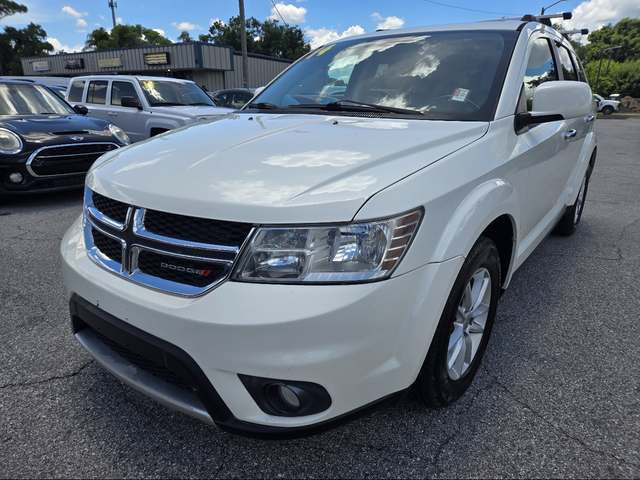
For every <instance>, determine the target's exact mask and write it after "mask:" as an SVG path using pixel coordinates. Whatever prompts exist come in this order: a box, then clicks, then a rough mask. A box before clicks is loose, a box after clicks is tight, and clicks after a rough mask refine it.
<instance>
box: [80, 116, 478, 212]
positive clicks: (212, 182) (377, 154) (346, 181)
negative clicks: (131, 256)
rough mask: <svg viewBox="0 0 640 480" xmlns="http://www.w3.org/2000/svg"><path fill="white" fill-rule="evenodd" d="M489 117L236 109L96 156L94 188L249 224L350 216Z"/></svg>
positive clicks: (473, 133) (460, 142) (458, 144)
mask: <svg viewBox="0 0 640 480" xmlns="http://www.w3.org/2000/svg"><path fill="white" fill-rule="evenodd" d="M488 126H489V124H488V123H487V122H449V121H429V120H401V119H397V120H396V119H367V118H343V117H329V116H316V115H306V114H286V115H274V114H271V115H255V116H251V115H249V114H235V115H229V116H227V117H223V118H221V119H218V120H214V121H210V122H207V123H197V124H194V125H191V126H189V127H185V128H182V129H179V130H174V131H171V132H167V133H165V134H162V135H160V136H158V137H154V138H152V139H149V140H145V141H143V142H140V143H136V144H134V145H132V146H131V147H129V148H127V149H124V150H122V151H115V152H112V153H110V154H107V155H105V156H104V157H102V159H101V160H99V161H98V162H97V163H96V164H95V165H94V167H93V168H92V170H91V171H90V172H89V175H88V176H87V185H88V186H89V187H90V188H92V189H93V190H95V191H97V192H99V193H102V194H104V195H107V196H109V197H111V198H114V199H117V200H120V201H123V202H127V203H130V204H133V205H137V206H141V207H147V208H152V209H156V210H162V211H167V212H172V213H178V214H183V215H191V216H197V217H204V218H216V219H220V220H232V221H243V222H250V223H263V224H264V223H272V224H277V223H310V222H343V221H344V222H346V221H349V220H351V219H352V218H353V217H354V215H355V214H356V212H357V211H358V209H359V208H360V207H361V206H362V205H363V203H364V202H366V201H367V199H368V198H370V197H371V196H372V195H374V194H375V193H376V192H379V191H380V190H382V189H384V188H386V187H388V186H389V185H391V184H393V183H395V182H397V181H399V180H401V179H403V178H404V177H406V176H408V175H411V174H412V173H414V172H416V171H417V170H420V169H421V168H424V167H425V166H427V165H429V164H431V163H433V162H436V161H437V160H439V159H441V158H442V157H444V156H446V155H448V154H450V153H452V152H454V151H456V150H458V149H460V148H462V147H464V146H465V145H468V144H469V143H471V142H473V141H475V140H477V139H478V138H480V137H481V136H482V135H484V134H485V133H486V131H487V129H488Z"/></svg>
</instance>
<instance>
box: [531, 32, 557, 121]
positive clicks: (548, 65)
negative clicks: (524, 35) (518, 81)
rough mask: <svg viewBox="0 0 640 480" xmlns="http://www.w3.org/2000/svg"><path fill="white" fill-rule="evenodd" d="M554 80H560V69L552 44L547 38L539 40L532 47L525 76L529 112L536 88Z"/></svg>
mask: <svg viewBox="0 0 640 480" xmlns="http://www.w3.org/2000/svg"><path fill="white" fill-rule="evenodd" d="M552 80H558V69H557V67H556V62H555V60H554V59H553V53H552V50H551V44H550V43H549V41H548V40H547V39H546V38H539V39H537V40H536V41H535V42H533V45H532V46H531V53H530V54H529V62H528V63H527V71H526V73H525V74H524V91H525V95H526V99H527V110H529V111H531V105H532V103H533V92H534V90H535V89H536V87H537V86H538V85H540V84H542V83H544V82H550V81H552Z"/></svg>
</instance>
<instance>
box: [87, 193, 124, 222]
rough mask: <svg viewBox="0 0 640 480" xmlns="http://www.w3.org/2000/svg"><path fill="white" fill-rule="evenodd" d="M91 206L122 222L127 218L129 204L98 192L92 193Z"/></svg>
mask: <svg viewBox="0 0 640 480" xmlns="http://www.w3.org/2000/svg"><path fill="white" fill-rule="evenodd" d="M93 206H94V207H95V208H96V209H97V210H98V211H99V212H100V213H102V214H103V215H105V216H107V217H109V218H111V219H112V220H115V221H116V222H118V223H124V222H126V220H127V211H128V210H129V205H127V204H126V203H122V202H118V201H117V200H112V199H110V198H107V197H104V196H102V195H100V194H99V193H95V192H94V194H93Z"/></svg>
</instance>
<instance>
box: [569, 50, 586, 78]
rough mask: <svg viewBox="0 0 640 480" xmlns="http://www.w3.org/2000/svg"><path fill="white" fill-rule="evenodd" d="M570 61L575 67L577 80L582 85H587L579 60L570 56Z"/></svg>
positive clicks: (575, 56) (574, 56)
mask: <svg viewBox="0 0 640 480" xmlns="http://www.w3.org/2000/svg"><path fill="white" fill-rule="evenodd" d="M571 60H573V64H574V65H575V66H576V73H577V74H578V80H580V81H581V82H584V83H589V79H588V78H587V74H586V73H584V67H583V66H582V62H580V59H579V58H578V57H577V55H573V54H571Z"/></svg>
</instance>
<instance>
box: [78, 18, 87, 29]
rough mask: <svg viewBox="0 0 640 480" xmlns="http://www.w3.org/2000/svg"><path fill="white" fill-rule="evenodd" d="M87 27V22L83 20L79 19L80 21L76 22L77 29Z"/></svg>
mask: <svg viewBox="0 0 640 480" xmlns="http://www.w3.org/2000/svg"><path fill="white" fill-rule="evenodd" d="M86 26H87V22H86V21H85V20H83V19H82V18H79V19H78V20H76V27H86Z"/></svg>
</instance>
